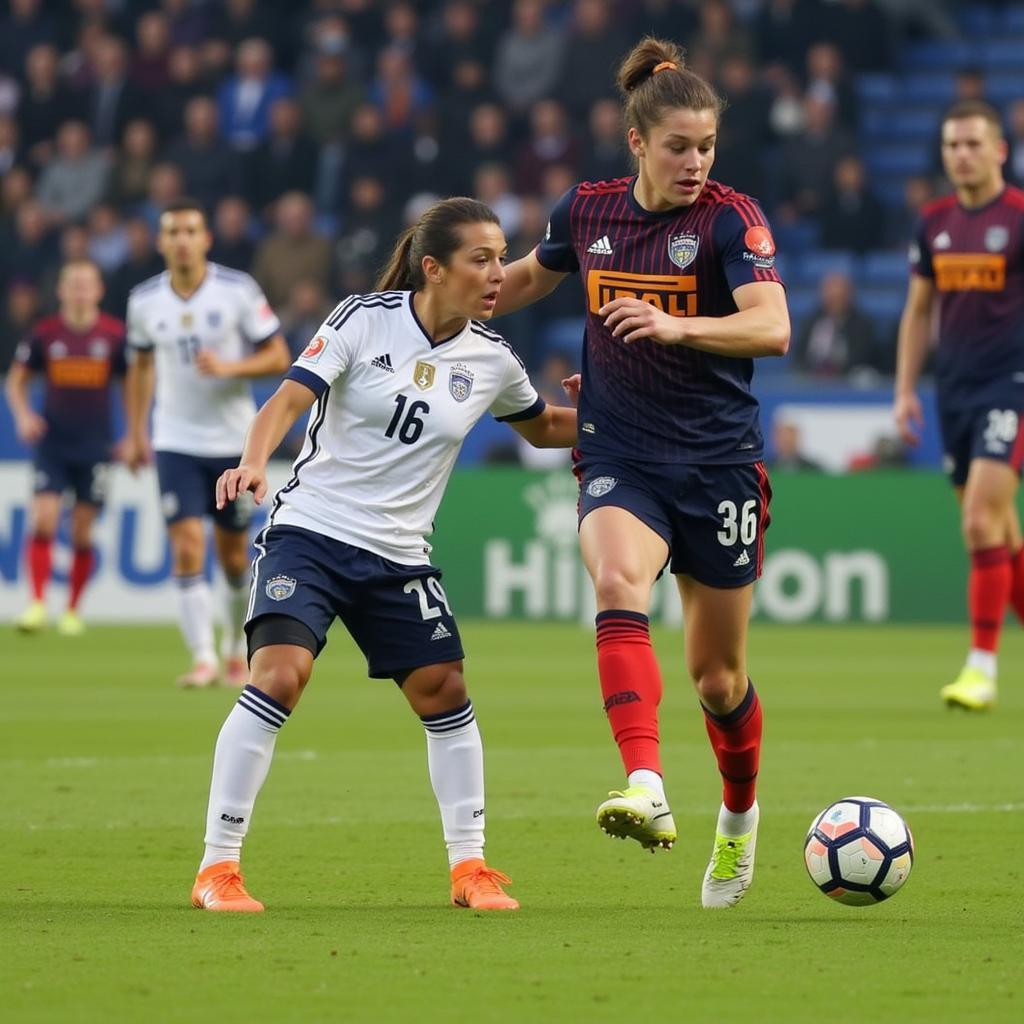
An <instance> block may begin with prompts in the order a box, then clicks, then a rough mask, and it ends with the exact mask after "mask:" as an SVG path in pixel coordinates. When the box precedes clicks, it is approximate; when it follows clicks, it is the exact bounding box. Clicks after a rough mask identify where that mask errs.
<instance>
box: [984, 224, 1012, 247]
mask: <svg viewBox="0 0 1024 1024" xmlns="http://www.w3.org/2000/svg"><path fill="white" fill-rule="evenodd" d="M1009 241H1010V229H1009V228H1007V227H1005V226H1004V225H1002V224H993V225H992V227H990V228H989V229H988V230H987V231H986V232H985V248H986V249H988V251H989V252H1002V251H1003V250H1004V249H1005V248H1006V244H1007V242H1009Z"/></svg>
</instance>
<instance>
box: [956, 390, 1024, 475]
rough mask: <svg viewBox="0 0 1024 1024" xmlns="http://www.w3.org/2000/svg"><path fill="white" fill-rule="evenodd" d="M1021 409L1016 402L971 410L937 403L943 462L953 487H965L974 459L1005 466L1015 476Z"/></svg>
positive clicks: (1022, 441) (1022, 449)
mask: <svg viewBox="0 0 1024 1024" xmlns="http://www.w3.org/2000/svg"><path fill="white" fill-rule="evenodd" d="M1022 425H1024V409H1021V408H1020V406H1019V403H1018V402H1014V401H1011V402H1008V403H1004V404H999V403H998V402H997V401H993V402H991V403H984V404H981V405H971V406H950V405H944V404H943V403H942V402H941V401H940V402H939V429H940V430H941V432H942V448H943V452H944V456H943V462H944V468H945V470H946V472H947V473H948V474H949V479H950V482H951V483H952V484H953V486H954V487H963V485H964V484H965V483H967V473H968V471H969V470H970V468H971V463H972V462H973V461H974V460H975V459H994V460H995V461H996V462H1005V463H1007V465H1009V466H1011V467H1012V468H1013V469H1014V470H1015V471H1016V472H1017V473H1018V475H1019V474H1020V471H1021V464H1022V463H1024V430H1022V429H1021V427H1022Z"/></svg>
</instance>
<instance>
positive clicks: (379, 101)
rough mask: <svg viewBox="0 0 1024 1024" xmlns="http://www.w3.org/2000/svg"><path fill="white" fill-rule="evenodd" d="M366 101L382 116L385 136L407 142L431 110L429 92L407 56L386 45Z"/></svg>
mask: <svg viewBox="0 0 1024 1024" xmlns="http://www.w3.org/2000/svg"><path fill="white" fill-rule="evenodd" d="M370 100H371V102H373V103H374V104H376V106H377V107H378V109H379V110H380V112H381V114H382V115H383V118H384V131H385V133H386V134H388V135H391V136H395V137H398V138H408V139H411V138H412V137H413V136H415V135H416V133H417V129H418V128H419V126H420V124H421V122H422V119H423V118H424V117H425V116H426V115H427V114H428V113H429V111H430V109H431V104H432V103H433V93H432V91H431V89H430V87H429V86H428V85H427V83H426V82H425V81H424V80H423V79H422V78H420V76H419V75H418V74H417V73H416V69H415V68H414V67H413V63H412V59H411V58H410V57H409V55H408V54H407V53H406V52H405V51H404V50H403V49H402V48H401V47H398V46H388V47H386V48H385V49H383V50H381V52H380V54H379V55H378V57H377V75H376V78H375V79H374V81H373V85H372V86H371V88H370Z"/></svg>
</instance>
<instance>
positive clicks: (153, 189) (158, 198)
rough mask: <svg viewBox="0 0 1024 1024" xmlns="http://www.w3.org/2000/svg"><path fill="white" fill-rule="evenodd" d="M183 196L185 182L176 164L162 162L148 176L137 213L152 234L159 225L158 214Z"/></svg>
mask: <svg viewBox="0 0 1024 1024" xmlns="http://www.w3.org/2000/svg"><path fill="white" fill-rule="evenodd" d="M184 194H185V182H184V179H183V178H182V176H181V170H180V169H179V167H178V165H177V164H172V163H169V162H168V161H164V162H163V163H159V164H157V165H156V166H155V167H154V168H153V172H152V173H151V174H150V176H149V187H148V189H147V190H146V198H145V199H144V200H143V202H141V203H140V204H139V207H138V213H139V215H140V216H142V217H144V218H145V219H146V223H147V224H149V227H150V230H151V231H153V233H154V234H156V230H157V227H158V226H159V223H160V214H162V213H163V211H164V209H165V208H166V207H168V206H169V205H170V204H171V203H173V202H174V201H175V200H176V199H180V198H181V197H182V196H183V195H184Z"/></svg>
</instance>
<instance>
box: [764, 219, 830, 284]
mask: <svg viewBox="0 0 1024 1024" xmlns="http://www.w3.org/2000/svg"><path fill="white" fill-rule="evenodd" d="M819 232H820V228H819V226H818V222H817V221H812V220H798V221H797V222H796V223H795V224H773V225H772V233H773V234H774V235H775V245H776V247H777V248H778V250H779V255H780V256H781V257H782V258H783V259H785V260H786V261H787V262H788V261H790V260H794V259H796V258H798V257H800V256H802V255H803V254H804V253H805V252H806V251H807V250H808V249H813V248H814V247H815V246H816V245H817V244H818V235H819ZM791 270H792V267H791V266H787V267H786V272H785V274H784V275H783V276H786V274H788V273H789V272H790V271H791ZM781 272H782V271H780V273H781Z"/></svg>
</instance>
